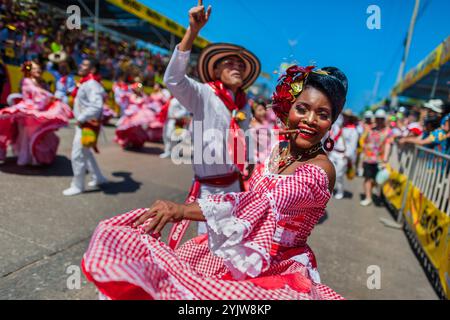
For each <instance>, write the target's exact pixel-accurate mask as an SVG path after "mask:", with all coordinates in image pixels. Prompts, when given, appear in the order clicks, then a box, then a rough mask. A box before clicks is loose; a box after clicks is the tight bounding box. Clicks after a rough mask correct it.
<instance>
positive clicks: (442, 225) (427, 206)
mask: <svg viewBox="0 0 450 320" xmlns="http://www.w3.org/2000/svg"><path fill="white" fill-rule="evenodd" d="M407 202H408V206H407V210H405V217H406V221H407V222H408V224H409V225H410V226H411V229H412V230H414V232H415V234H416V236H417V239H418V240H419V242H420V244H421V246H422V249H423V250H424V251H425V253H426V254H427V256H428V258H429V260H430V262H431V263H432V264H433V266H434V267H435V268H436V270H437V271H438V273H439V278H440V281H441V285H442V288H443V289H444V292H445V293H446V295H447V297H448V298H449V297H450V286H449V279H450V278H449V274H450V269H449V268H450V265H449V259H450V246H449V241H450V237H449V234H448V232H449V226H450V217H449V216H447V215H446V214H445V213H444V212H442V211H440V210H439V209H437V208H436V206H435V205H434V204H433V203H432V202H431V201H430V200H428V199H427V198H425V197H424V196H423V194H422V193H421V192H420V190H419V189H418V188H417V187H412V188H411V189H410V190H409V192H408V199H407Z"/></svg>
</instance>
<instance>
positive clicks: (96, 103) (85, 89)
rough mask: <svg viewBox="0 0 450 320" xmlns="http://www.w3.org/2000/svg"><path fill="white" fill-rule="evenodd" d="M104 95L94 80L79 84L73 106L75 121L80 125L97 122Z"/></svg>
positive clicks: (101, 109)
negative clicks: (90, 121) (91, 121)
mask: <svg viewBox="0 0 450 320" xmlns="http://www.w3.org/2000/svg"><path fill="white" fill-rule="evenodd" d="M104 94H105V90H104V89H103V87H102V85H101V84H100V83H98V82H97V81H95V80H92V79H91V80H89V81H86V82H85V83H83V84H81V85H80V87H79V88H78V93H77V96H76V98H75V101H74V106H73V113H74V115H75V119H77V121H79V122H81V123H84V122H86V121H89V120H99V119H100V117H101V115H102V112H103V100H104Z"/></svg>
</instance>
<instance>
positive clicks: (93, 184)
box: [88, 178, 109, 187]
mask: <svg viewBox="0 0 450 320" xmlns="http://www.w3.org/2000/svg"><path fill="white" fill-rule="evenodd" d="M108 182H109V181H108V179H106V178H103V179H99V180H92V181H89V182H88V186H89V187H98V186H101V185H103V184H107V183H108Z"/></svg>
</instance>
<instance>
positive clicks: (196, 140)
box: [164, 48, 252, 177]
mask: <svg viewBox="0 0 450 320" xmlns="http://www.w3.org/2000/svg"><path fill="white" fill-rule="evenodd" d="M189 57H190V51H185V52H183V51H178V48H175V50H174V52H173V55H172V58H171V59H170V62H169V65H168V66H167V69H166V73H165V74H164V83H165V84H166V86H167V88H168V89H169V90H170V92H171V93H172V95H173V96H174V97H175V98H176V99H178V101H179V102H180V103H181V104H182V105H183V106H184V107H185V108H186V109H187V110H188V111H189V112H191V113H192V114H193V119H192V120H193V133H192V141H193V144H194V149H193V153H194V155H193V162H194V164H193V167H194V172H195V174H196V175H197V176H199V177H209V176H215V175H224V174H228V173H231V172H234V171H236V170H237V168H235V165H234V164H233V163H232V161H231V160H230V157H229V154H228V151H227V138H228V137H227V130H229V128H230V121H231V113H230V111H229V110H228V108H227V107H226V106H225V104H224V103H223V102H222V100H220V98H219V97H217V95H216V94H215V93H214V91H213V89H212V88H211V87H210V86H209V85H208V84H204V83H200V82H198V81H195V80H193V79H191V78H189V77H188V76H187V75H186V68H187V65H188V62H189ZM241 111H243V112H245V114H246V117H247V119H246V120H244V121H242V122H241V123H240V127H241V128H242V129H243V130H244V132H246V131H247V130H248V128H249V125H250V119H251V109H250V106H249V105H248V104H247V105H246V106H245V107H244V108H243V110H241ZM199 121H200V122H201V124H202V126H203V130H202V131H203V132H200V131H201V130H198V129H199V127H198V122H199ZM195 122H197V126H196V124H195ZM211 130H215V131H211ZM202 134H203V136H202ZM214 150H221V151H218V154H219V155H218V156H216V153H215V152H214ZM204 154H206V155H208V156H209V157H210V159H211V158H214V159H216V158H217V160H221V161H220V163H211V162H213V161H210V162H209V163H208V162H206V163H205V158H204V157H203V155H204ZM248 154H250V155H251V154H252V153H251V152H250V153H248ZM216 162H218V161H216Z"/></svg>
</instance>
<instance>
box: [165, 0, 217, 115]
mask: <svg viewBox="0 0 450 320" xmlns="http://www.w3.org/2000/svg"><path fill="white" fill-rule="evenodd" d="M201 3H202V1H199V5H198V6H197V7H194V8H192V9H191V10H190V11H189V27H188V29H187V30H186V33H185V35H184V37H183V39H182V40H181V43H180V44H179V45H178V46H177V48H175V50H174V52H173V55H172V58H171V59H170V62H169V65H168V66H167V69H166V72H165V74H164V83H165V84H166V86H167V88H168V89H169V90H170V92H171V93H172V95H173V96H174V97H175V98H177V99H178V101H180V103H181V104H182V105H183V106H185V107H186V109H188V110H189V112H192V113H196V112H199V111H202V110H201V106H202V100H203V99H202V90H203V89H204V88H203V87H204V85H202V84H200V83H199V82H197V81H195V80H193V79H190V78H189V77H188V76H187V75H186V69H187V66H188V63H189V59H190V53H191V49H192V46H193V44H194V40H195V38H196V37H197V35H198V33H199V32H200V30H201V28H202V27H203V26H204V25H205V24H206V22H207V21H208V20H209V15H210V13H211V7H209V8H208V10H207V11H206V12H205V9H204V6H203V5H202V4H201Z"/></svg>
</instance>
